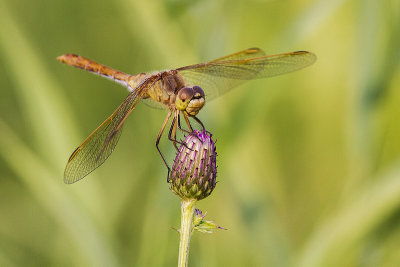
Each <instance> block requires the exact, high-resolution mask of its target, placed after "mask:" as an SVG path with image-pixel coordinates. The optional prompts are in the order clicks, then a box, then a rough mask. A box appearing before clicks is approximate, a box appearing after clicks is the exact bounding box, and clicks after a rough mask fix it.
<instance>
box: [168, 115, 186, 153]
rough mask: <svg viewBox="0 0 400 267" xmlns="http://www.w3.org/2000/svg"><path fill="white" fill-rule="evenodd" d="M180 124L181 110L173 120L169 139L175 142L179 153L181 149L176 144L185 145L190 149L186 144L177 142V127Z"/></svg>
mask: <svg viewBox="0 0 400 267" xmlns="http://www.w3.org/2000/svg"><path fill="white" fill-rule="evenodd" d="M179 124H180V123H179V110H176V111H175V114H174V119H173V120H172V124H171V128H170V129H169V134H168V139H169V140H170V141H172V142H173V144H174V146H175V148H176V150H177V151H178V150H179V149H178V147H177V146H176V143H178V144H180V145H184V146H185V147H186V148H188V146H187V145H186V143H185V142H180V141H178V140H176V127H177V125H179Z"/></svg>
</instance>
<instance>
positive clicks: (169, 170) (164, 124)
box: [156, 110, 172, 181]
mask: <svg viewBox="0 0 400 267" xmlns="http://www.w3.org/2000/svg"><path fill="white" fill-rule="evenodd" d="M171 115H172V110H170V111H169V112H168V115H167V117H166V118H165V120H164V122H163V125H162V126H161V130H160V132H159V133H158V136H157V140H156V148H157V151H158V153H159V154H160V156H161V158H162V160H163V161H164V164H165V166H166V167H167V169H168V175H167V181H168V179H169V173H170V172H171V169H170V168H169V166H168V164H167V161H166V160H165V158H164V155H163V154H162V153H161V150H160V148H159V147H158V144H159V143H160V139H161V136H162V134H163V132H164V129H165V126H166V125H167V123H168V121H169V118H170V117H171Z"/></svg>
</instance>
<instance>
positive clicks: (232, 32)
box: [0, 0, 400, 267]
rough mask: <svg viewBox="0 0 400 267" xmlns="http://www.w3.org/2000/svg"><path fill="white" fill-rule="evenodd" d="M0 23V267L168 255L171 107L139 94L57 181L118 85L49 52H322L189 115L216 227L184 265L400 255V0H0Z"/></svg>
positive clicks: (171, 258)
mask: <svg viewBox="0 0 400 267" xmlns="http://www.w3.org/2000/svg"><path fill="white" fill-rule="evenodd" d="M0 25H1V27H0V266H174V265H176V263H177V253H178V242H179V236H178V234H177V233H176V232H175V231H174V230H173V229H172V227H176V228H178V227H179V216H180V201H179V198H178V197H177V196H175V195H174V194H173V193H171V192H170V191H169V189H168V185H167V183H166V169H165V166H164V165H163V163H162V161H161V159H160V157H159V155H158V154H157V152H156V149H155V146H154V142H155V138H156V136H157V133H158V131H159V128H160V126H161V124H162V121H163V119H164V116H165V115H166V111H162V110H157V109H151V108H149V107H148V106H146V105H144V104H140V105H139V106H138V107H137V109H136V110H135V111H134V112H133V114H132V115H131V116H130V118H129V119H128V121H127V123H126V125H125V127H124V133H123V135H122V137H121V139H120V141H119V144H118V146H117V148H116V150H115V151H114V153H113V154H112V156H111V157H110V158H109V159H108V160H107V162H106V163H105V164H104V165H103V166H102V167H101V168H99V169H98V170H96V171H95V172H94V173H92V174H90V175H89V176H88V177H86V178H85V179H84V180H82V181H80V182H78V183H76V184H73V185H66V184H64V183H63V169H64V166H65V164H66V162H67V159H68V157H69V155H70V154H71V153H72V151H73V150H74V149H75V148H76V147H77V146H78V145H79V144H80V143H81V142H82V141H83V140H84V139H85V138H86V136H88V135H89V134H90V133H91V132H92V130H94V129H95V128H96V127H97V126H98V125H99V124H100V123H101V122H102V121H103V120H104V119H105V118H106V117H108V116H109V115H110V114H111V113H112V112H113V110H114V109H115V108H116V107H117V106H118V105H119V104H120V102H121V101H122V100H123V99H124V98H125V96H126V95H127V93H128V92H127V91H126V89H125V88H123V87H120V86H119V85H117V84H114V83H112V82H109V81H107V80H105V79H102V78H99V77H97V76H95V75H92V74H89V73H87V72H84V71H81V70H77V69H74V68H72V67H68V66H65V65H62V64H60V63H59V62H57V61H56V60H55V58H56V57H57V56H59V55H61V54H64V53H77V54H80V55H83V56H85V57H88V58H91V59H94V60H96V61H98V62H100V63H103V64H106V65H109V66H112V67H114V68H116V69H120V70H123V71H125V72H128V73H132V74H134V73H139V72H145V71H151V70H157V69H169V68H175V67H180V66H184V65H189V64H193V63H199V62H202V61H206V60H210V59H213V58H216V57H220V56H223V55H225V54H228V53H232V52H236V51H239V50H242V49H245V48H249V47H260V48H262V49H264V50H265V51H266V52H267V54H277V53H282V52H290V51H296V50H308V51H312V52H314V53H315V54H316V55H317V56H318V60H317V62H316V63H315V64H314V65H313V66H311V67H309V68H306V69H304V70H301V71H298V72H295V73H292V74H288V75H284V76H279V77H275V78H271V79H266V80H257V81H251V82H248V83H246V84H245V85H242V86H241V87H239V88H237V89H235V90H233V91H231V92H230V93H228V94H225V95H224V96H222V97H220V98H219V99H217V100H214V101H211V102H209V103H207V105H206V107H205V108H204V109H203V110H202V112H201V113H200V115H199V117H200V119H201V120H202V121H203V122H204V123H205V125H206V127H207V129H208V130H209V131H211V132H212V133H213V136H214V137H215V138H216V139H217V151H218V153H219V156H218V165H219V169H218V171H219V173H218V180H219V183H218V184H217V187H216V189H215V191H214V192H213V194H212V195H211V196H210V197H209V198H207V199H205V200H202V201H201V202H199V203H198V207H199V208H201V209H202V210H204V211H208V215H207V218H208V219H211V220H214V221H215V222H216V223H218V224H219V225H221V226H223V227H225V228H228V230H227V231H219V232H217V233H215V234H212V235H204V234H197V233H195V234H194V236H193V238H192V243H191V251H190V252H191V254H190V266H307V267H311V266H399V264H400V253H399V252H400V160H399V159H400V141H399V140H400V123H399V120H400V68H399V62H400V2H399V1H398V0H386V1H380V0H348V1H345V0H303V1H296V0H279V1H278V0H276V1H273V0H270V1H267V0H266V1H263V0H253V1H240V0H237V1H227V0H226V1H215V0H205V1H194V0H192V1H183V0H168V1H157V0H146V1H140V0H137V1H134V0H115V1H99V0H96V1H95V0H87V1H77V0H58V1H49V0H48V1H46V0H37V1H29V0H12V1H11V0H8V1H7V0H0ZM161 148H162V150H163V151H164V153H165V154H166V156H167V158H168V160H169V161H170V162H172V160H173V157H174V153H175V152H174V149H173V147H172V145H171V143H170V142H168V141H167V140H165V139H164V140H162V142H161Z"/></svg>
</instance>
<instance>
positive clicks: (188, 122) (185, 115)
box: [183, 113, 193, 132]
mask: <svg viewBox="0 0 400 267" xmlns="http://www.w3.org/2000/svg"><path fill="white" fill-rule="evenodd" d="M183 116H184V117H185V121H186V124H187V126H188V127H189V130H190V131H191V132H193V128H192V125H190V121H189V118H188V115H187V114H186V113H183Z"/></svg>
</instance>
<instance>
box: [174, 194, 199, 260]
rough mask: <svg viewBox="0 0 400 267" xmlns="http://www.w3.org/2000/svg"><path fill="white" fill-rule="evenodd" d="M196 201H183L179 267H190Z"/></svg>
mask: <svg viewBox="0 0 400 267" xmlns="http://www.w3.org/2000/svg"><path fill="white" fill-rule="evenodd" d="M195 204H196V199H182V202H181V213H182V214H181V229H180V242H179V259H178V267H186V266H188V261H189V243H190V235H191V233H192V224H193V214H194V207H195Z"/></svg>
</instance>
